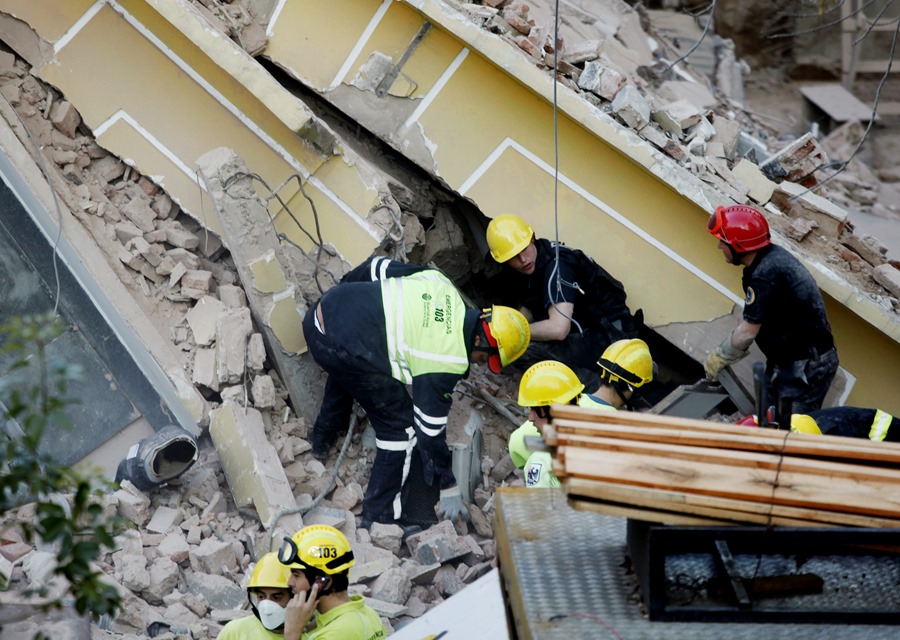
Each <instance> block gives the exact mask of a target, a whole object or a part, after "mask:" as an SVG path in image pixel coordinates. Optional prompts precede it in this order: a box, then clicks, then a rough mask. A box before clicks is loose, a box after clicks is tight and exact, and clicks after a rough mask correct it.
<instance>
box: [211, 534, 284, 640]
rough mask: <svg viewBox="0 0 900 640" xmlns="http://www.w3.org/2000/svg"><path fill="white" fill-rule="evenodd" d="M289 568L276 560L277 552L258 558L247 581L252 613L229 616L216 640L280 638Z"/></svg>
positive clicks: (282, 632) (276, 639) (282, 630)
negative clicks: (241, 615) (230, 617)
mask: <svg viewBox="0 0 900 640" xmlns="http://www.w3.org/2000/svg"><path fill="white" fill-rule="evenodd" d="M290 577H291V570H290V569H289V568H288V567H286V566H284V565H283V564H281V562H279V561H278V554H277V553H274V552H273V553H267V554H265V555H264V556H263V557H261V558H260V559H259V561H258V562H257V563H256V566H255V567H253V573H251V574H250V580H249V581H248V582H247V599H248V600H249V601H250V610H251V611H253V615H252V616H245V617H243V618H238V619H237V620H232V621H231V622H229V623H228V624H226V625H225V626H224V627H222V630H221V631H220V632H219V635H218V636H217V638H218V639H219V640H281V638H282V637H284V636H283V634H284V608H285V607H286V606H287V603H288V602H289V601H290V599H291V596H292V594H291V589H290V587H289V586H288V581H289V580H290Z"/></svg>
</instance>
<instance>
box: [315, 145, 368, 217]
mask: <svg viewBox="0 0 900 640" xmlns="http://www.w3.org/2000/svg"><path fill="white" fill-rule="evenodd" d="M316 178H317V179H318V180H321V181H322V182H323V183H325V184H327V185H328V188H329V189H331V190H332V191H333V192H334V193H335V194H336V195H337V196H338V197H339V198H340V199H341V200H342V201H343V202H345V203H346V204H347V205H349V207H350V208H351V209H353V210H354V211H356V212H359V213H360V214H361V215H363V216H365V215H367V214H368V213H369V211H370V210H371V209H372V208H373V207H374V206H376V205H377V204H378V203H379V202H380V196H379V194H378V190H377V189H375V188H374V187H373V186H372V185H374V184H375V181H374V180H373V179H371V178H370V179H366V177H365V176H363V175H361V174H360V166H359V165H357V164H355V163H351V162H348V161H347V159H346V158H344V157H343V156H333V157H332V158H331V160H329V161H328V162H326V163H325V164H324V165H322V166H321V167H320V168H319V170H318V171H316Z"/></svg>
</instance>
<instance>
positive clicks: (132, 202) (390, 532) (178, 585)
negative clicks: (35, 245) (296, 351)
mask: <svg viewBox="0 0 900 640" xmlns="http://www.w3.org/2000/svg"><path fill="white" fill-rule="evenodd" d="M0 63H4V64H0V77H2V85H0V93H2V94H3V96H4V97H5V98H6V100H7V101H8V104H9V105H11V106H12V107H13V108H14V109H15V111H14V112H13V111H11V110H7V109H3V112H4V115H5V117H6V118H7V119H8V120H11V121H12V125H13V126H14V127H15V128H17V129H19V131H20V135H22V139H23V142H25V143H26V146H28V148H29V149H32V150H33V149H34V147H33V146H31V145H32V143H31V140H32V139H33V140H34V143H35V144H38V145H41V147H43V149H44V154H45V156H46V158H47V160H49V161H50V162H49V163H48V164H47V165H45V167H46V169H47V170H48V171H49V172H50V173H51V182H53V183H54V184H55V185H56V187H57V188H58V189H60V197H61V198H62V200H63V202H64V203H65V204H66V205H67V206H68V207H69V208H70V209H71V210H72V212H73V214H74V215H76V216H77V217H78V218H79V220H80V221H81V222H82V223H83V224H84V225H85V226H86V227H87V228H88V229H90V231H91V233H92V234H93V237H94V239H95V240H96V242H97V244H98V245H99V247H100V248H101V249H102V250H103V251H104V252H105V253H106V256H107V259H108V260H109V262H110V264H111V265H112V266H113V267H114V268H115V269H116V271H117V273H118V274H119V276H120V277H121V279H122V281H123V282H124V283H125V284H126V285H128V288H129V289H130V290H131V292H132V294H133V295H134V297H135V299H136V300H137V301H138V302H139V303H140V304H141V306H142V308H143V309H144V310H145V311H146V313H147V314H148V315H150V316H151V317H153V318H154V320H155V322H157V323H158V325H159V326H160V328H161V330H162V332H163V334H165V333H168V335H169V336H170V337H171V339H172V341H173V342H174V343H175V344H176V345H177V346H178V347H179V348H180V350H181V352H182V354H183V357H184V359H183V366H184V368H185V371H186V372H187V373H188V374H189V376H190V379H191V380H192V381H193V382H194V384H195V385H196V387H197V389H198V391H199V392H200V394H201V395H202V396H203V397H204V398H205V399H206V401H207V402H208V409H209V410H210V411H214V410H215V409H216V408H217V407H219V406H220V405H223V403H227V402H229V401H230V402H232V403H236V404H237V405H239V406H240V410H242V411H244V412H256V413H258V415H259V416H260V418H261V419H262V422H263V424H264V427H265V436H266V440H267V441H268V442H269V443H271V445H272V448H273V450H274V451H275V452H276V454H277V460H278V461H279V462H280V463H281V465H283V468H284V473H285V476H286V478H287V479H288V482H289V483H290V488H291V490H292V491H293V493H294V494H295V495H296V496H298V500H297V502H298V508H299V511H300V513H302V514H303V522H304V524H313V523H327V524H331V525H334V526H337V527H339V528H341V529H342V530H343V531H344V532H345V534H346V535H347V536H348V539H350V540H351V541H352V542H353V545H354V549H355V553H356V556H357V558H358V560H357V564H356V566H355V567H354V569H353V573H352V574H351V575H352V581H353V584H352V586H351V591H352V592H354V593H364V594H365V595H366V596H368V597H369V598H370V603H371V604H372V605H373V606H375V608H376V609H377V610H378V612H379V613H380V614H381V615H382V616H383V617H384V619H385V623H386V625H387V626H388V628H392V625H398V624H402V622H403V621H404V620H406V619H408V618H410V617H416V616H419V615H421V614H422V613H424V612H425V611H426V610H427V609H429V608H430V607H432V606H434V605H435V604H437V603H438V602H440V601H442V600H443V599H444V598H446V597H449V596H450V595H452V594H453V593H456V592H457V591H459V590H460V589H462V588H463V586H465V585H466V584H468V583H470V582H472V581H473V580H475V579H477V578H478V577H479V576H481V575H483V574H484V573H485V572H486V571H487V570H488V569H489V568H490V566H491V562H492V560H493V558H494V545H493V540H492V535H491V524H490V522H491V516H492V510H491V503H492V500H491V495H492V491H493V488H494V487H495V486H497V485H498V484H500V483H507V482H511V483H517V484H522V483H521V479H520V478H519V477H518V474H517V473H513V467H512V465H511V464H509V463H508V455H506V458H507V461H506V462H504V461H502V458H503V456H504V451H503V448H504V443H505V439H506V434H507V433H508V431H509V430H510V428H511V427H512V424H511V423H509V422H508V421H507V423H506V425H505V427H497V426H492V425H491V422H490V418H489V419H488V426H487V427H486V435H487V439H488V443H487V444H486V445H485V452H486V453H487V455H488V461H489V464H488V467H487V468H489V469H493V470H494V471H493V472H492V473H487V472H486V473H485V480H486V483H485V487H484V488H480V489H479V490H478V491H477V492H476V495H475V504H472V505H471V507H470V509H471V515H472V519H471V524H469V525H468V526H466V525H459V528H458V529H455V528H454V527H453V525H451V524H450V523H446V522H445V523H442V524H439V525H437V526H435V527H433V528H431V529H429V530H427V531H425V532H423V533H421V534H417V535H414V536H410V537H409V538H408V539H407V540H406V541H404V542H401V534H402V531H401V530H400V528H399V527H396V526H382V525H377V524H376V525H374V526H373V527H372V530H371V531H365V530H357V528H356V516H358V515H359V513H360V511H361V506H362V505H361V500H362V496H363V488H364V486H365V484H366V478H367V475H368V473H367V472H368V469H369V467H370V465H371V462H372V460H373V459H374V436H372V435H371V434H368V433H364V432H363V430H362V429H359V430H358V431H357V432H356V433H355V434H354V435H353V438H352V441H351V442H350V443H349V445H348V448H347V450H346V451H345V453H344V455H343V458H342V463H341V465H340V468H339V470H338V471H337V473H336V476H335V477H334V479H333V480H332V475H334V467H335V462H336V460H335V459H332V460H331V461H329V463H328V464H327V465H325V464H322V463H321V462H319V461H317V460H315V459H313V458H312V457H311V455H310V454H309V450H310V445H309V443H308V441H307V432H308V428H309V425H307V424H306V423H305V421H304V420H303V418H301V417H297V416H295V415H292V414H291V412H290V410H289V409H288V407H287V405H286V402H285V398H286V397H287V392H286V391H285V389H284V385H283V383H282V381H281V379H280V377H279V374H278V372H277V371H275V370H274V369H272V368H271V362H270V360H269V358H268V356H267V354H266V352H265V347H264V345H263V342H262V340H261V339H260V334H259V333H256V332H255V331H253V328H252V326H251V324H250V320H249V314H247V313H246V312H247V295H246V293H245V291H244V290H243V289H242V287H241V286H240V282H239V278H238V275H237V273H236V271H237V270H236V269H235V267H234V265H233V264H232V262H231V259H230V256H229V255H228V253H227V251H225V250H224V249H223V247H222V244H221V242H220V241H219V240H218V239H217V238H216V237H215V235H213V234H210V233H208V232H205V231H204V230H202V229H201V228H200V226H199V225H198V224H197V223H196V221H194V220H193V219H192V218H190V217H188V216H186V215H184V214H183V213H182V212H181V211H180V209H179V207H178V206H177V204H175V203H173V202H172V200H171V198H169V196H168V195H167V194H166V193H165V192H164V191H162V190H161V189H160V188H159V187H158V186H157V185H156V184H154V183H153V181H151V180H150V179H149V178H147V177H146V176H142V175H140V174H139V173H138V172H137V171H135V170H134V169H133V168H132V167H130V166H129V165H128V164H127V163H126V162H124V161H122V160H121V159H119V158H117V157H114V156H112V155H110V154H109V153H107V152H105V151H104V150H103V149H101V148H100V147H99V146H97V145H96V143H94V141H93V140H92V138H91V136H90V134H89V132H88V131H86V130H85V129H84V127H83V126H82V125H81V122H80V118H79V116H78V114H77V112H76V111H75V109H74V108H73V107H72V106H71V105H70V104H69V103H67V102H66V101H65V100H64V99H63V98H62V97H61V96H59V95H58V94H56V93H55V92H54V91H53V90H52V89H51V88H49V87H46V86H43V85H42V83H41V82H40V81H38V80H37V79H35V78H34V77H33V76H32V75H30V74H29V73H28V70H27V69H26V67H25V65H24V63H23V62H22V61H16V60H15V59H14V57H13V56H12V55H11V54H4V55H0ZM19 123H22V124H24V125H25V127H26V128H27V132H28V133H27V134H26V133H24V132H22V131H21V127H18V124H19ZM29 136H30V137H29ZM345 268H346V267H345V265H342V264H336V265H334V266H333V269H334V270H335V271H336V275H337V277H339V275H340V273H341V270H342V269H345ZM332 277H334V274H333V275H332ZM217 342H218V343H219V346H220V348H219V349H218V350H217V349H215V348H214V347H215V346H216V343H217ZM479 375H484V374H477V373H476V376H479ZM487 375H488V376H490V375H491V374H487ZM498 384H503V381H502V380H495V381H494V383H493V384H492V385H491V388H492V389H493V390H494V391H495V392H496V391H497V390H498V386H497V385H498ZM459 404H460V405H462V404H463V403H459ZM455 418H456V419H465V418H464V416H463V414H462V412H461V411H457V412H456V413H455ZM202 426H203V427H204V429H206V428H207V427H208V425H206V424H203V425H202ZM492 434H493V435H492ZM492 460H500V461H501V463H500V464H498V465H494V463H493V461H492ZM501 470H505V472H506V473H500V471H501ZM323 492H325V493H324V495H323ZM314 497H315V499H314ZM106 506H107V508H108V509H109V510H110V511H115V512H117V513H118V514H119V515H122V516H124V517H125V518H126V519H127V520H128V521H129V522H130V523H131V525H133V528H132V529H131V530H129V531H128V533H126V534H124V535H122V536H121V537H120V538H119V539H118V540H117V542H118V546H117V548H116V550H115V551H114V552H112V553H109V554H107V555H105V556H104V557H103V558H102V559H101V562H100V567H101V568H102V569H103V570H104V571H105V572H106V573H107V574H108V576H109V578H110V580H111V581H112V582H113V583H114V584H116V585H117V586H118V588H119V590H120V592H121V593H122V595H123V602H124V606H123V608H122V611H121V613H120V614H119V615H118V616H117V617H116V618H115V619H112V620H110V619H103V620H100V621H98V622H97V623H95V624H94V625H93V629H94V631H93V633H94V636H95V637H106V636H113V635H115V636H118V635H122V636H126V637H146V635H150V636H152V637H166V634H175V635H180V634H190V635H191V636H192V637H194V638H213V637H215V636H216V635H217V633H218V631H219V629H220V628H221V626H222V625H224V624H225V623H226V622H228V621H229V620H231V619H233V618H235V617H237V616H241V615H246V614H247V613H248V610H247V608H246V598H245V591H244V588H243V585H242V581H243V580H245V579H246V577H247V576H248V575H249V570H250V569H251V568H252V562H253V559H254V558H256V557H258V556H259V555H260V554H262V553H264V552H266V551H268V550H270V549H269V546H270V541H269V538H268V537H267V535H266V531H265V527H264V523H263V522H261V517H260V515H259V514H257V513H256V512H255V511H254V510H253V509H252V507H251V508H249V509H246V508H239V507H238V506H237V505H236V504H235V502H234V498H233V495H232V491H231V488H230V487H229V485H228V482H227V479H226V476H225V473H224V472H223V469H222V464H221V461H220V459H219V457H218V455H217V453H216V449H215V447H214V446H213V443H212V441H211V440H210V438H209V434H208V432H206V431H205V432H204V435H203V436H202V437H201V438H200V458H199V460H198V462H197V463H195V464H194V465H193V466H192V468H191V469H190V470H188V471H187V472H186V473H185V474H184V475H182V476H181V477H179V478H177V479H176V480H174V481H172V482H171V483H169V484H167V485H164V486H161V487H159V488H155V489H152V490H149V491H146V492H145V491H141V490H139V489H138V488H136V487H135V486H134V485H133V484H132V483H131V482H129V481H128V480H125V481H123V482H122V486H121V488H120V489H119V490H118V491H116V492H115V493H113V494H111V495H109V496H108V498H107V503H106ZM32 516H33V513H32V512H31V511H30V510H29V508H27V507H26V508H24V509H22V510H20V511H19V512H18V513H16V514H7V522H13V521H15V519H16V518H30V517H32ZM3 536H4V539H3V544H2V548H0V554H2V557H3V562H5V563H8V568H9V570H10V571H11V573H12V580H11V584H10V586H9V591H8V592H7V593H6V594H5V597H4V602H5V603H6V604H7V605H8V604H9V603H12V602H16V600H17V597H16V592H18V591H21V590H22V589H24V588H26V587H28V586H34V585H35V584H42V583H44V582H45V581H46V579H47V575H48V574H47V569H48V567H49V566H51V563H52V558H53V553H52V549H50V550H47V549H33V548H32V546H31V545H28V544H25V543H24V542H23V541H22V538H21V536H20V535H19V534H18V532H17V530H16V529H15V527H13V528H11V529H6V530H5V531H4V533H3ZM50 593H51V594H52V593H53V589H52V588H51V592H50ZM43 623H46V620H45V621H44V622H43ZM43 623H42V624H43ZM36 624H38V623H36V622H34V621H31V622H25V623H19V624H13V625H9V626H8V627H7V631H8V632H13V633H18V632H25V631H28V630H34V629H36V627H35V626H34V625H36ZM58 624H59V625H61V626H58V627H56V628H55V630H56V631H57V632H58V633H57V635H58V636H61V637H83V636H80V635H79V634H80V633H81V632H80V631H79V630H78V629H80V628H81V627H80V626H79V625H80V624H83V621H81V622H80V623H79V622H68V623H67V622H60V623H58ZM66 625H70V626H69V627H67V626H66ZM67 634H71V635H67ZM3 637H5V636H3Z"/></svg>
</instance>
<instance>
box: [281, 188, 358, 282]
mask: <svg viewBox="0 0 900 640" xmlns="http://www.w3.org/2000/svg"><path fill="white" fill-rule="evenodd" d="M304 188H305V189H306V193H307V194H308V195H309V197H310V198H312V199H313V201H314V202H315V203H316V213H317V214H318V219H319V226H320V229H321V232H322V240H323V242H325V244H332V245H334V246H335V247H337V248H338V249H339V250H340V252H341V255H342V256H343V257H344V259H345V260H348V261H349V262H350V263H351V264H354V265H357V264H359V263H361V262H363V261H364V260H365V259H366V258H368V257H369V256H371V255H372V250H373V249H374V247H375V240H374V239H373V238H372V236H370V235H369V234H368V233H367V232H366V231H365V230H364V229H363V227H362V224H361V223H360V222H359V221H354V222H353V223H350V224H348V216H347V214H345V213H344V211H342V210H341V209H340V208H339V207H338V206H337V205H336V204H335V203H334V202H333V201H332V200H329V199H327V198H325V197H324V196H323V195H322V193H321V192H320V191H319V190H318V189H316V188H315V186H313V185H307V184H304ZM288 208H289V209H290V210H291V212H292V213H293V214H294V216H295V217H296V218H297V219H298V220H299V222H300V224H301V225H302V226H303V228H304V229H306V231H307V232H308V233H309V234H310V235H311V236H312V237H313V238H315V237H316V226H315V225H316V221H315V217H314V216H313V212H312V208H311V207H310V206H309V202H308V201H307V200H306V198H304V197H303V195H302V194H300V193H299V192H298V193H297V195H295V196H294V197H293V198H292V199H291V200H290V201H289V202H288ZM275 226H276V227H277V228H278V230H279V231H280V232H281V233H284V234H285V235H286V236H287V237H288V238H289V239H290V240H291V242H293V243H294V244H296V245H297V246H299V247H300V248H301V249H303V250H304V251H309V250H310V249H312V247H313V243H312V242H311V241H310V239H309V238H308V237H307V236H306V234H304V233H303V232H302V231H301V230H300V229H299V228H298V227H297V224H296V223H295V222H294V221H293V220H291V218H290V216H289V215H287V213H284V212H283V213H280V214H279V215H278V216H277V217H276V218H275Z"/></svg>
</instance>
